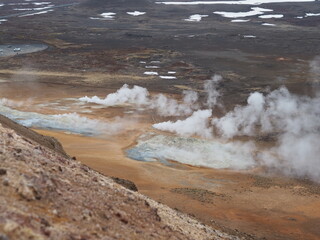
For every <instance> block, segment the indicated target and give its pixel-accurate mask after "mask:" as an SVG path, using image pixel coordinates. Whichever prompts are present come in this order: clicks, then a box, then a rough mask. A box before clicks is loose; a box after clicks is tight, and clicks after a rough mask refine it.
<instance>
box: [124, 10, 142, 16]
mask: <svg viewBox="0 0 320 240" xmlns="http://www.w3.org/2000/svg"><path fill="white" fill-rule="evenodd" d="M127 14H129V15H131V16H135V17H136V16H141V15H144V14H146V12H139V11H134V12H127Z"/></svg>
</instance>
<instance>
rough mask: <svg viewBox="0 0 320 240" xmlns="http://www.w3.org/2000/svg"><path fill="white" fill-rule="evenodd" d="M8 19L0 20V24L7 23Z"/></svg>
mask: <svg viewBox="0 0 320 240" xmlns="http://www.w3.org/2000/svg"><path fill="white" fill-rule="evenodd" d="M7 21H8V19H0V22H7Z"/></svg>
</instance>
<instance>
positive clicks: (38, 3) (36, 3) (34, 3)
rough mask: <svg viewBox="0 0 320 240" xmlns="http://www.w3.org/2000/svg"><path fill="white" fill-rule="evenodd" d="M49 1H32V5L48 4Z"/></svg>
mask: <svg viewBox="0 0 320 240" xmlns="http://www.w3.org/2000/svg"><path fill="white" fill-rule="evenodd" d="M50 3H51V2H33V3H32V4H33V5H36V6H41V5H47V4H50Z"/></svg>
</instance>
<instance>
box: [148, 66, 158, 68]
mask: <svg viewBox="0 0 320 240" xmlns="http://www.w3.org/2000/svg"><path fill="white" fill-rule="evenodd" d="M145 68H159V66H145Z"/></svg>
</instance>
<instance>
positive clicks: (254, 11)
mask: <svg viewBox="0 0 320 240" xmlns="http://www.w3.org/2000/svg"><path fill="white" fill-rule="evenodd" d="M272 11H273V10H272V9H267V8H260V7H252V8H251V11H248V12H219V11H215V12H213V13H214V14H218V15H221V16H223V17H226V18H242V17H251V16H256V15H261V14H264V13H265V12H272Z"/></svg>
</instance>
